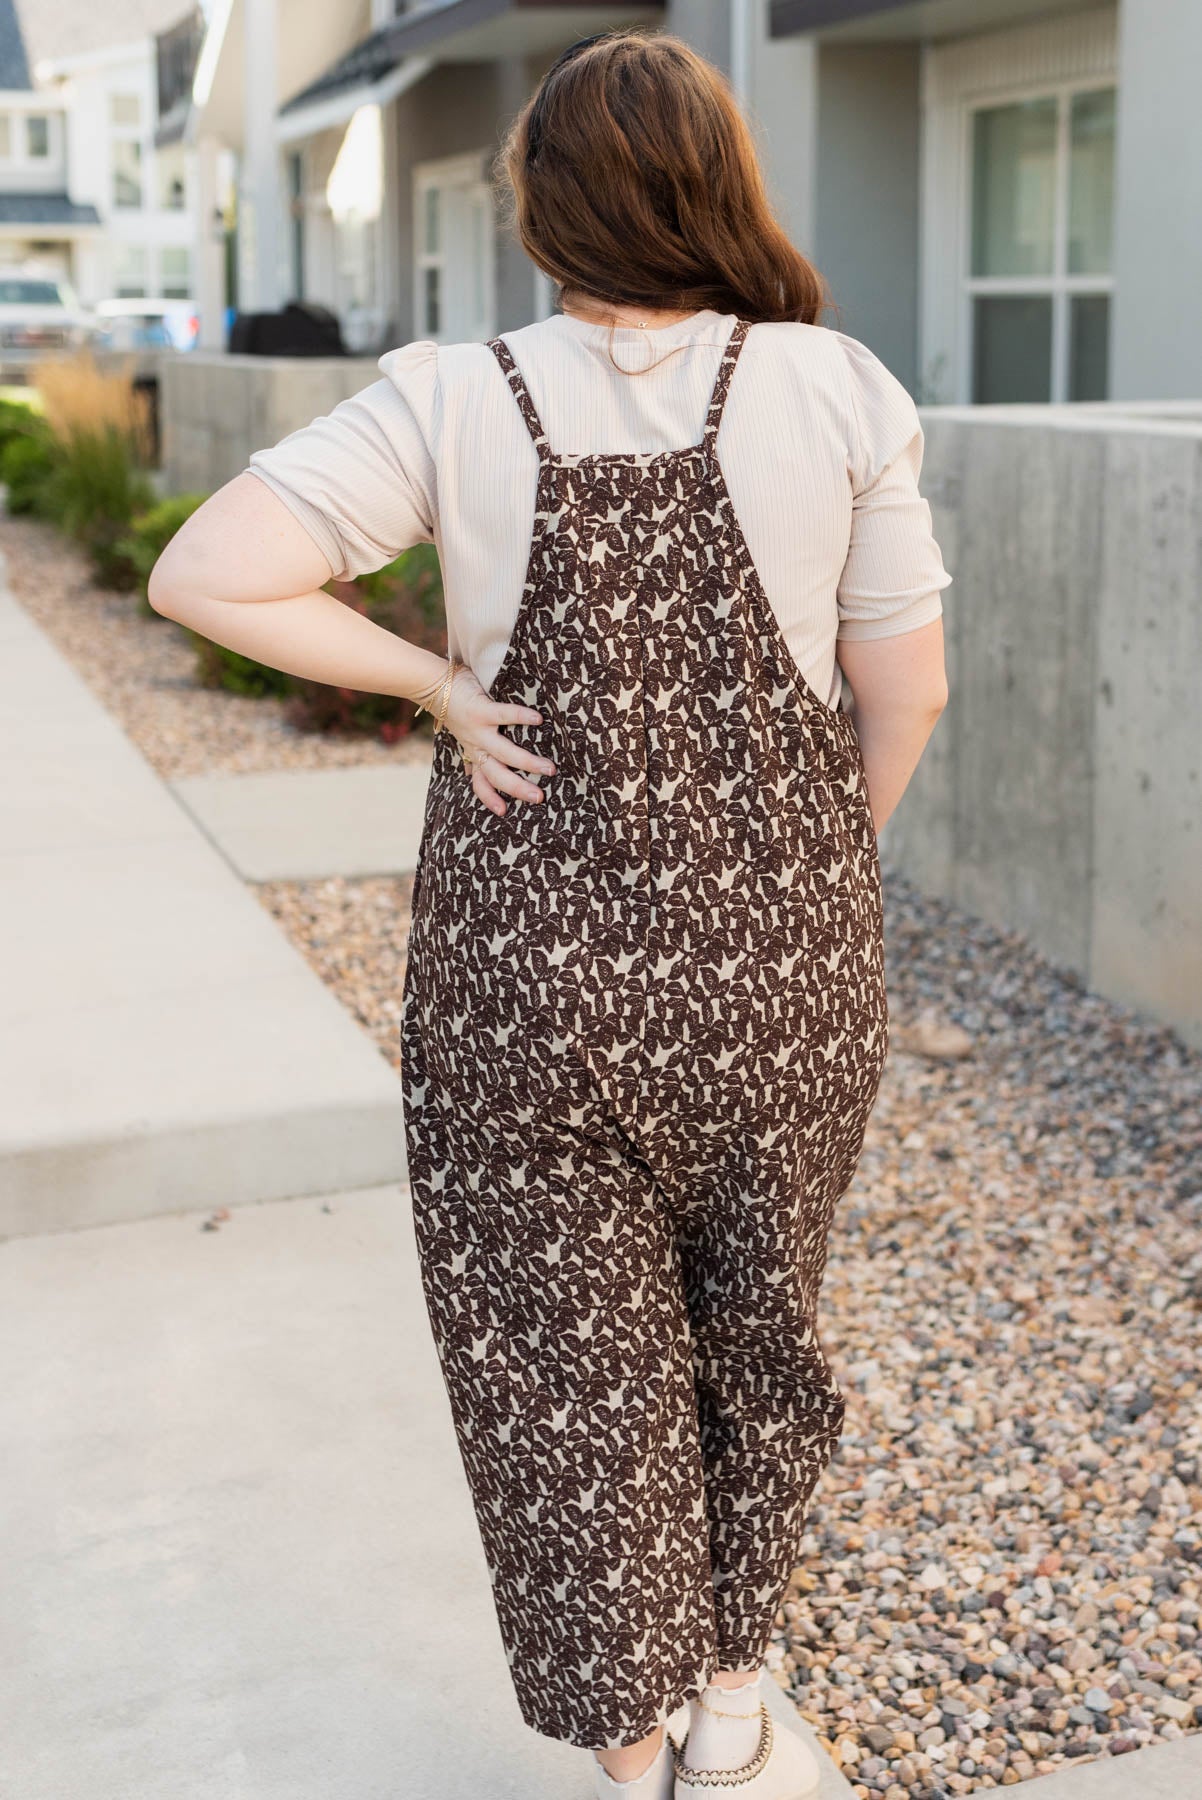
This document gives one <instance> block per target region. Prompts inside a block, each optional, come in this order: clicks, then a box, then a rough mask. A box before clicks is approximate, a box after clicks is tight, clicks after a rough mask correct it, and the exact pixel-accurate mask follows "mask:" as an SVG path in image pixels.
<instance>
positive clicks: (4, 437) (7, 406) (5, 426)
mask: <svg viewBox="0 0 1202 1800" xmlns="http://www.w3.org/2000/svg"><path fill="white" fill-rule="evenodd" d="M39 417H40V414H39V412H38V409H37V407H36V406H35V404H34V401H33V399H32V397H31V398H30V399H28V400H10V399H7V398H5V397H4V396H0V452H3V450H4V448H5V446H6V445H7V444H9V443H10V442H11V441H12V439H13V438H16V437H24V436H25V435H26V434H27V433H28V432H29V431H30V430H31V429H34V428H36V422H37V420H38V419H39Z"/></svg>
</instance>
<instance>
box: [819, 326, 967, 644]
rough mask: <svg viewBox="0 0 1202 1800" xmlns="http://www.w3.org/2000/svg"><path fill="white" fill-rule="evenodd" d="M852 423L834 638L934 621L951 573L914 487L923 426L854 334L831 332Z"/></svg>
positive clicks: (894, 631) (889, 632)
mask: <svg viewBox="0 0 1202 1800" xmlns="http://www.w3.org/2000/svg"><path fill="white" fill-rule="evenodd" d="M834 336H835V337H836V338H837V339H838V341H839V345H840V348H841V350H842V354H843V366H844V369H845V371H846V375H847V383H848V401H849V407H850V415H851V421H852V431H851V458H850V465H849V467H850V475H851V481H852V494H853V499H852V526H851V540H850V544H849V546H848V552H847V561H846V563H845V565H844V568H843V573H842V576H841V577H840V581H839V588H838V598H839V630H838V636H839V637H840V638H841V639H844V640H847V639H851V638H877V637H894V636H899V635H900V634H901V633H902V632H906V631H914V630H916V629H917V628H918V626H920V625H927V624H929V623H930V622H931V620H933V619H937V618H938V617H939V616H940V614H941V613H942V611H943V602H942V598H941V594H942V590H943V589H944V588H946V587H948V586H949V585H950V583H951V580H952V577H951V575H950V574H949V573H948V572H947V570H946V569H945V567H944V565H943V556H942V553H941V551H940V548H939V545H938V543H937V542H936V541H935V535H934V530H933V525H932V519H931V509H930V506H929V504H928V503H927V501H926V500H925V499H924V498H923V497H922V495H921V494H920V492H919V488H918V480H919V475H920V474H921V472H922V458H923V448H924V440H923V431H922V425H921V423H920V422H919V418H918V409H917V407H916V406H915V404H914V401H913V399H912V398H911V396H910V394H909V393H908V392H907V390H906V389H905V388H904V387H903V386H902V384H901V382H900V381H899V380H898V379H897V377H896V376H895V375H894V374H892V373H891V371H890V370H888V369H887V368H886V367H885V365H884V363H883V362H881V360H880V358H879V357H877V356H876V355H874V353H873V352H872V351H871V350H869V349H868V347H867V345H865V344H862V343H860V342H859V340H858V339H856V338H852V337H848V336H846V335H845V334H844V333H843V332H835V333H834Z"/></svg>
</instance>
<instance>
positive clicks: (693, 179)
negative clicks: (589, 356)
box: [494, 29, 830, 324]
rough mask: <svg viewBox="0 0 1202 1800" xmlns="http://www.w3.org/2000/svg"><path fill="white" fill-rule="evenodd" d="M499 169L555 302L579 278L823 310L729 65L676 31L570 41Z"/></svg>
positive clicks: (624, 290) (616, 295) (582, 283)
mask: <svg viewBox="0 0 1202 1800" xmlns="http://www.w3.org/2000/svg"><path fill="white" fill-rule="evenodd" d="M494 175H495V176H496V177H497V178H498V180H499V181H500V182H501V183H502V184H503V189H504V188H507V189H508V192H509V195H510V196H511V202H512V204H511V222H512V224H513V225H514V226H515V228H516V232H517V237H518V240H519V242H520V243H521V245H522V247H523V249H524V250H525V251H526V254H527V255H528V256H529V257H530V258H531V260H532V261H533V262H534V263H535V264H536V265H537V266H538V267H539V268H540V269H542V270H543V272H544V273H545V274H546V275H548V276H550V278H551V279H552V281H553V282H554V283H555V284H556V288H557V293H556V304H557V305H559V306H561V307H562V305H563V301H564V296H565V294H568V293H570V294H573V295H580V296H582V297H584V298H587V299H592V300H596V301H601V302H603V303H607V304H610V305H614V304H617V305H625V304H629V305H635V306H638V305H643V306H647V307H659V308H663V309H665V310H670V311H679V312H691V311H698V310H701V309H702V308H707V307H712V308H713V309H714V310H715V311H717V312H723V313H737V314H738V315H739V317H740V318H744V319H747V320H748V321H750V322H752V323H754V322H755V321H757V320H799V321H801V322H803V323H805V324H815V323H817V322H819V319H820V316H821V314H822V313H823V311H824V310H825V308H826V307H827V306H828V305H829V304H830V301H829V299H828V296H827V293H826V289H825V284H824V282H823V280H822V278H821V276H820V275H819V274H818V271H817V270H816V269H815V268H814V266H813V264H812V263H810V262H809V261H808V260H807V259H806V257H804V256H803V255H802V253H801V252H800V250H798V249H797V248H796V247H795V245H793V244H792V243H791V242H790V241H789V238H788V237H787V236H786V234H785V232H784V230H783V229H782V227H781V225H780V223H779V221H778V220H777V218H776V216H775V214H774V212H773V210H772V206H771V204H770V203H769V200H768V196H767V193H766V191H765V187H764V178H763V174H762V171H761V168H760V161H759V157H758V155H757V152H756V147H755V144H754V141H753V139H752V135H751V132H750V130H749V128H748V126H747V124H746V123H745V121H744V119H743V117H742V114H741V113H740V111H739V108H738V106H737V105H736V104H735V101H734V98H733V96H732V94H731V91H730V88H729V86H728V84H727V82H726V79H725V77H724V76H723V75H722V73H721V71H720V70H718V69H717V68H715V66H714V65H713V64H712V63H710V62H707V61H706V59H705V58H704V57H702V56H699V55H698V54H697V52H696V51H695V50H693V49H692V48H691V47H690V45H688V44H686V43H685V42H684V40H683V39H681V38H679V37H674V36H672V35H671V34H669V33H666V32H659V33H654V34H649V33H647V32H645V31H642V30H631V29H625V30H616V31H603V32H599V33H597V34H596V35H595V36H593V37H588V38H582V39H580V40H578V41H577V42H576V43H574V44H572V45H569V47H568V48H567V50H565V51H564V52H563V53H562V54H561V55H560V56H559V57H557V58H556V60H555V61H554V62H553V63H552V64H551V66H550V67H549V68H548V69H547V71H546V73H545V74H544V75H543V77H542V79H541V81H540V82H539V84H538V86H537V88H536V89H535V91H534V93H533V94H532V95H531V96H530V98H529V100H528V101H527V102H526V104H525V106H524V107H523V108H522V110H521V111H520V113H519V114H518V115H517V117H516V118H515V119H514V121H513V123H512V125H511V126H510V127H509V130H508V131H507V132H506V134H505V138H504V140H503V142H502V144H501V146H500V148H499V150H498V152H497V156H496V161H495V163H494Z"/></svg>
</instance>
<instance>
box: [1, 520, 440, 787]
mask: <svg viewBox="0 0 1202 1800" xmlns="http://www.w3.org/2000/svg"><path fill="white" fill-rule="evenodd" d="M0 552H2V553H3V555H4V557H5V559H6V561H7V564H8V578H9V582H10V584H11V586H12V589H13V592H14V593H15V594H16V596H17V598H18V599H19V600H20V602H21V605H22V606H23V607H24V608H25V609H26V611H27V612H29V613H30V614H31V615H32V617H33V618H34V619H36V620H37V622H38V624H39V625H40V626H41V627H42V629H43V631H45V632H46V633H47V634H48V635H49V636H50V637H51V638H52V639H53V640H54V642H55V644H56V645H57V647H58V648H59V650H60V651H61V652H62V653H63V655H64V656H65V657H66V658H67V659H68V661H69V662H71V663H72V664H73V665H74V667H75V668H76V669H77V670H78V672H79V674H80V675H82V677H83V678H84V680H85V681H86V682H87V683H88V686H89V687H90V688H91V689H92V690H93V692H94V693H95V694H96V696H97V698H98V699H99V700H100V701H101V702H102V703H103V705H104V706H105V707H106V708H107V709H108V711H109V712H110V713H112V714H113V716H114V718H116V720H117V722H118V723H119V724H120V725H121V727H122V729H123V730H124V731H125V732H126V734H127V736H129V737H130V738H131V739H132V740H133V742H134V743H135V744H136V745H137V747H138V749H139V750H140V751H141V752H142V754H143V756H145V757H146V759H147V761H148V762H150V763H151V764H152V766H153V767H154V768H155V769H156V770H157V772H158V773H159V774H160V775H161V776H163V777H164V779H166V780H168V781H174V780H177V779H179V778H180V777H182V776H185V775H215V774H227V775H234V774H250V773H252V772H255V773H258V772H262V771H265V770H274V769H331V768H348V767H352V766H353V767H357V766H359V765H361V764H364V763H396V762H407V761H409V760H411V759H413V758H414V757H418V758H423V759H424V758H428V757H429V734H428V731H427V732H425V733H422V732H417V733H415V734H414V735H413V737H411V738H407V739H406V738H403V739H401V741H400V742H399V743H397V744H393V745H389V744H384V743H381V742H379V741H378V740H377V739H374V738H369V737H358V736H353V735H349V734H348V735H346V736H341V737H336V736H327V735H325V734H322V733H317V732H306V731H297V730H296V729H295V728H294V727H293V726H291V725H289V724H288V722H287V720H286V719H285V717H284V705H283V702H282V701H280V700H275V699H264V700H249V699H246V698H244V697H243V696H242V695H239V694H227V693H225V692H223V691H222V690H221V689H216V688H202V687H199V686H198V685H197V683H196V677H195V662H196V659H195V657H194V655H193V652H192V647H191V644H190V643H189V641H188V638H187V637H186V635H185V633H184V631H183V630H182V628H181V627H180V626H178V625H176V624H175V623H174V621H173V620H170V619H163V618H160V617H159V616H158V615H157V614H156V615H154V616H152V617H147V616H146V614H145V613H143V612H141V611H140V610H139V602H138V596H137V595H136V594H114V593H110V592H109V591H108V590H106V589H104V588H98V587H95V586H93V584H92V582H91V580H90V578H89V574H88V568H87V563H86V561H85V559H84V558H83V557H82V556H81V555H80V553H79V551H78V550H77V549H76V548H75V546H74V545H73V544H71V543H70V542H68V540H67V539H65V538H64V537H63V536H62V535H61V533H59V532H58V531H56V530H55V529H54V528H53V526H51V525H48V524H43V523H42V522H41V521H38V520H32V519H23V518H22V519H8V518H4V517H3V516H2V515H0Z"/></svg>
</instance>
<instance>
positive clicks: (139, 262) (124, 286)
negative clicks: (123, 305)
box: [113, 244, 146, 300]
mask: <svg viewBox="0 0 1202 1800" xmlns="http://www.w3.org/2000/svg"><path fill="white" fill-rule="evenodd" d="M113 288H114V291H115V293H116V295H117V298H118V299H119V300H141V299H144V298H145V296H146V247H145V245H144V244H122V245H121V246H120V247H119V249H118V250H117V253H116V256H115V258H114V264H113Z"/></svg>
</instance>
